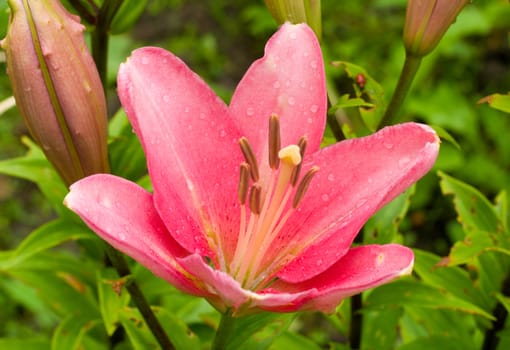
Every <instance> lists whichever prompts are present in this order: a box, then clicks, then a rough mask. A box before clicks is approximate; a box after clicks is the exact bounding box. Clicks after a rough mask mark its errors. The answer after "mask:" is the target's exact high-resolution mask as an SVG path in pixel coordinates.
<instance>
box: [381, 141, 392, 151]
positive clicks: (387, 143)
mask: <svg viewBox="0 0 510 350" xmlns="http://www.w3.org/2000/svg"><path fill="white" fill-rule="evenodd" d="M383 146H384V147H386V149H392V148H393V144H392V143H391V142H383Z"/></svg>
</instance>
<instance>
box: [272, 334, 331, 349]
mask: <svg viewBox="0 0 510 350" xmlns="http://www.w3.org/2000/svg"><path fill="white" fill-rule="evenodd" d="M269 349H270V350H288V349H292V350H320V349H321V347H320V346H319V345H317V344H315V343H314V342H313V341H311V340H310V339H308V338H306V337H304V336H302V335H300V334H298V333H293V332H283V333H282V334H281V335H280V336H279V337H277V338H276V339H275V340H274V342H273V344H271V346H270V347H269Z"/></svg>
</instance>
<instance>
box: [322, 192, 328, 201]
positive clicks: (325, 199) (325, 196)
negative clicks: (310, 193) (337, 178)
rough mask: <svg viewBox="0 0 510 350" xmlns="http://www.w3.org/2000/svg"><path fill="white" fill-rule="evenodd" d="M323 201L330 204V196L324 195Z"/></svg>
mask: <svg viewBox="0 0 510 350" xmlns="http://www.w3.org/2000/svg"><path fill="white" fill-rule="evenodd" d="M321 199H322V200H323V201H324V202H328V201H329V196H328V195H327V194H326V193H324V194H323V195H322V196H321Z"/></svg>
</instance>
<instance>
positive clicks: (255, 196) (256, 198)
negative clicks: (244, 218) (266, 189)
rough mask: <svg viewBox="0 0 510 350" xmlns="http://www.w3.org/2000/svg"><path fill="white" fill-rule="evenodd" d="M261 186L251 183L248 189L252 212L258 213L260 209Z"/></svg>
mask: <svg viewBox="0 0 510 350" xmlns="http://www.w3.org/2000/svg"><path fill="white" fill-rule="evenodd" d="M261 191H262V188H261V187H260V185H257V184H255V185H253V186H252V187H251V191H250V210H251V212H252V213H253V214H255V215H259V214H260V210H261V203H260V196H261Z"/></svg>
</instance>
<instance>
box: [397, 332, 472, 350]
mask: <svg viewBox="0 0 510 350" xmlns="http://www.w3.org/2000/svg"><path fill="white" fill-rule="evenodd" d="M430 349H441V350H471V349H473V350H474V349H478V348H477V347H476V346H475V345H474V344H473V343H472V342H471V343H470V342H469V341H467V340H466V339H464V338H459V337H455V336H448V335H433V336H429V337H426V338H425V337H424V338H418V339H416V340H414V341H412V342H409V343H407V344H404V345H402V346H399V347H398V350H430Z"/></svg>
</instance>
